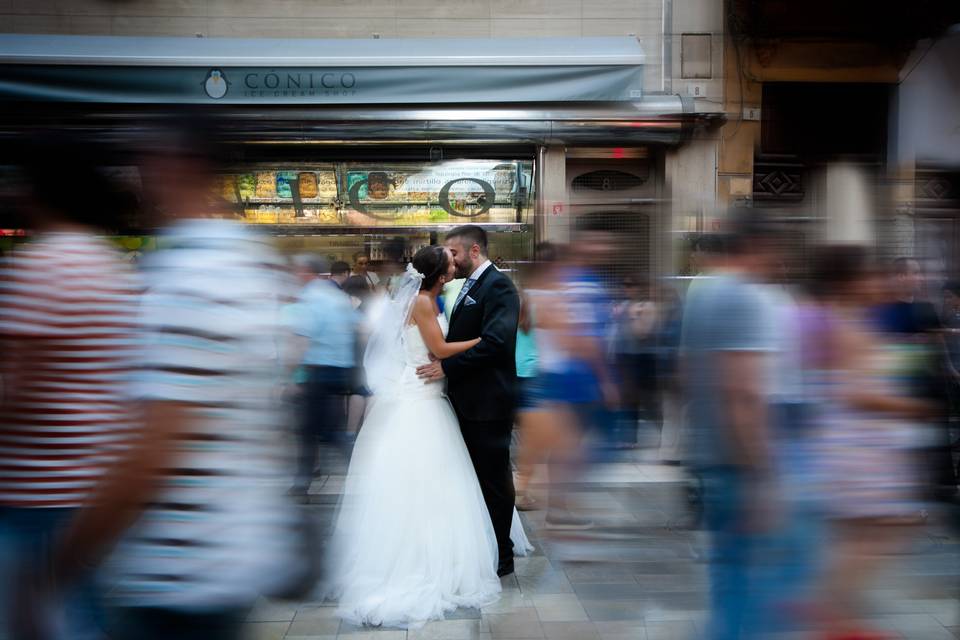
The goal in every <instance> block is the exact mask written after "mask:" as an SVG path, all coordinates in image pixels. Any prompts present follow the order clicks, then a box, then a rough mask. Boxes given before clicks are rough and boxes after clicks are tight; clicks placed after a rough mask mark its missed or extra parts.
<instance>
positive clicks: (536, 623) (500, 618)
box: [484, 608, 544, 640]
mask: <svg viewBox="0 0 960 640" xmlns="http://www.w3.org/2000/svg"><path fill="white" fill-rule="evenodd" d="M484 618H485V619H486V620H487V623H488V624H489V625H490V635H491V636H493V639H494V640H506V639H508V638H509V639H514V638H517V639H519V638H543V637H544V635H543V628H542V627H541V626H540V619H539V618H538V617H537V612H536V610H535V609H532V608H530V609H522V610H518V611H514V612H513V613H494V614H490V615H487V614H484Z"/></svg>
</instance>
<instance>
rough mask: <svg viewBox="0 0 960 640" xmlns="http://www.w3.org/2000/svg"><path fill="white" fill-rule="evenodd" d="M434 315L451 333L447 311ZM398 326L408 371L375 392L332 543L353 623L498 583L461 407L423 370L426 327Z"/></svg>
mask: <svg viewBox="0 0 960 640" xmlns="http://www.w3.org/2000/svg"><path fill="white" fill-rule="evenodd" d="M437 322H439V323H440V326H441V329H442V331H443V333H444V335H446V332H447V329H448V325H447V320H446V318H445V317H444V316H443V315H441V316H439V317H438V319H437ZM400 331H401V332H402V344H403V355H402V358H403V359H404V361H405V362H404V363H403V367H402V373H400V375H399V377H398V378H397V379H395V380H394V381H393V382H391V384H389V385H386V388H384V387H381V388H379V389H378V390H377V391H376V392H375V393H374V396H373V401H372V406H371V407H370V409H369V411H368V414H367V417H366V420H365V421H364V423H363V426H362V428H361V429H360V432H359V434H358V436H357V440H356V444H355V445H354V450H353V457H352V458H351V461H350V468H349V471H348V473H347V478H346V484H345V487H344V495H343V502H342V503H341V508H340V512H339V514H338V516H337V522H336V525H335V529H334V535H333V541H332V545H331V562H332V581H333V584H332V586H333V592H334V594H335V595H339V598H340V603H339V608H338V610H337V614H338V615H339V616H340V617H341V618H343V619H344V620H346V621H348V622H351V623H353V624H356V625H362V624H368V625H384V626H394V627H416V626H419V625H421V624H423V623H424V622H426V621H429V620H437V619H442V618H443V616H444V614H445V613H447V612H450V611H452V610H454V609H456V608H457V607H476V608H479V607H484V606H487V605H490V604H492V603H493V602H495V601H496V600H497V599H498V598H499V593H500V580H499V578H498V577H497V573H496V568H497V541H496V537H495V535H494V531H493V525H492V524H491V521H490V516H489V514H488V512H487V508H486V506H485V504H484V500H483V494H482V493H481V491H480V485H479V483H478V481H477V477H476V473H475V472H474V469H473V464H472V463H471V461H470V455H469V454H468V453H467V448H466V446H465V445H464V442H463V437H462V436H461V435H460V427H459V424H458V422H457V418H456V415H455V414H454V411H453V408H452V407H451V405H450V402H449V401H448V400H447V398H446V396H445V395H444V385H443V382H442V381H440V382H424V381H423V380H421V379H420V378H418V377H417V373H416V369H417V367H418V366H420V365H422V364H427V363H429V361H430V354H429V351H428V350H427V347H426V345H425V344H424V341H423V338H422V337H421V335H420V331H419V329H418V328H417V326H416V325H409V326H404V327H403V328H402V329H401V330H400ZM515 525H519V520H517V519H516V518H515ZM514 529H515V532H516V533H517V535H515V536H514V539H515V541H516V542H515V544H517V545H518V549H517V550H518V552H525V551H526V550H528V549H529V543H528V542H527V541H526V538H525V536H523V531H522V527H517V526H515V527H514Z"/></svg>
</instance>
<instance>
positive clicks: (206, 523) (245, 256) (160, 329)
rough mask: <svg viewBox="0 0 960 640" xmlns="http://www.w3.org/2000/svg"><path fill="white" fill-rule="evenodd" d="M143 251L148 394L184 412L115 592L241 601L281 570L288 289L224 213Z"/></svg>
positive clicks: (203, 602)
mask: <svg viewBox="0 0 960 640" xmlns="http://www.w3.org/2000/svg"><path fill="white" fill-rule="evenodd" d="M159 246H160V247H162V248H161V249H160V250H158V251H157V252H156V253H154V254H152V255H150V256H148V258H147V260H145V261H144V262H143V263H142V264H143V271H144V279H145V283H146V285H147V290H146V293H145V295H144V299H143V302H142V315H141V328H142V331H143V334H144V335H143V342H144V345H143V365H142V369H141V371H140V373H139V374H138V377H137V381H136V383H135V390H136V394H137V396H138V397H139V398H141V399H144V400H146V401H176V402H181V403H185V404H187V405H188V406H189V407H190V411H191V412H192V414H193V415H192V419H191V420H189V421H188V425H187V430H186V431H185V432H183V433H182V434H180V436H179V438H178V440H177V442H176V443H175V447H176V452H175V459H174V462H173V464H172V468H171V469H170V471H169V475H167V477H166V478H165V480H164V481H163V484H162V486H161V487H160V490H159V492H158V495H156V496H155V498H154V500H153V502H152V503H151V504H150V505H148V506H147V508H146V509H145V511H144V512H143V514H142V516H141V518H140V520H139V522H138V523H137V524H136V525H135V526H134V527H133V528H132V529H131V530H130V531H129V532H128V533H127V535H126V536H125V539H124V540H123V541H121V544H120V545H119V546H118V549H117V550H116V552H115V553H114V556H113V558H112V562H111V569H112V572H113V574H114V577H115V578H116V581H117V582H116V587H115V589H114V590H113V593H114V594H115V595H116V596H118V597H119V598H120V600H121V603H122V604H126V605H135V606H152V607H173V608H215V607H224V606H238V605H245V604H248V603H249V602H251V601H252V599H253V598H254V597H256V594H257V592H258V591H259V590H260V587H262V586H263V580H264V579H265V578H270V577H271V575H272V574H274V573H276V567H277V558H278V554H279V553H281V552H282V551H283V544H284V543H285V541H284V539H283V538H282V537H281V536H280V535H279V533H278V532H279V531H281V529H282V527H281V523H282V521H283V517H284V515H285V514H284V512H282V511H281V500H282V496H283V492H284V490H285V489H286V488H287V487H288V486H289V480H288V479H287V483H286V484H284V483H283V480H284V476H283V473H284V472H288V473H289V470H290V469H292V465H289V466H287V467H285V465H288V464H289V463H288V462H287V460H286V459H285V458H283V456H282V454H283V450H282V448H281V445H282V443H283V442H284V439H283V438H282V435H283V434H282V432H281V427H282V416H283V414H282V413H281V412H280V411H279V409H280V407H279V406H278V404H277V402H276V399H277V394H276V391H277V385H278V384H279V383H281V382H283V377H284V370H283V368H282V362H281V355H282V353H281V352H282V349H283V346H284V340H283V338H284V335H283V333H282V330H281V327H282V326H283V313H282V312H283V307H284V306H285V305H286V304H288V303H289V302H291V301H292V300H293V296H292V295H290V294H291V293H292V292H293V290H292V288H290V287H289V286H288V284H289V280H288V279H287V277H286V275H285V271H284V264H283V262H282V261H281V259H280V257H279V256H278V255H277V254H276V253H275V252H274V251H273V249H272V248H271V246H270V244H269V241H268V239H265V238H264V239H261V238H260V237H259V236H256V235H254V233H253V232H252V231H251V230H249V229H246V228H244V227H243V226H242V225H240V224H239V223H234V222H229V221H225V220H190V221H182V222H179V223H177V224H176V225H175V226H174V227H173V228H171V229H170V230H169V231H168V232H167V233H166V234H164V235H163V236H162V237H161V238H160V239H159Z"/></svg>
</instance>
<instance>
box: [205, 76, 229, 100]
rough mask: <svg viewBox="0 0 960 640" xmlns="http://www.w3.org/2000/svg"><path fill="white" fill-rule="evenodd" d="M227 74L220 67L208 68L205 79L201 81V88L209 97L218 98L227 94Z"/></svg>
mask: <svg viewBox="0 0 960 640" xmlns="http://www.w3.org/2000/svg"><path fill="white" fill-rule="evenodd" d="M227 88H228V83H227V76H225V75H223V71H221V70H220V69H210V72H209V73H208V74H207V79H206V80H205V81H204V83H203V90H204V91H206V92H207V95H208V96H210V97H211V98H214V99H218V98H222V97H223V96H225V95H227Z"/></svg>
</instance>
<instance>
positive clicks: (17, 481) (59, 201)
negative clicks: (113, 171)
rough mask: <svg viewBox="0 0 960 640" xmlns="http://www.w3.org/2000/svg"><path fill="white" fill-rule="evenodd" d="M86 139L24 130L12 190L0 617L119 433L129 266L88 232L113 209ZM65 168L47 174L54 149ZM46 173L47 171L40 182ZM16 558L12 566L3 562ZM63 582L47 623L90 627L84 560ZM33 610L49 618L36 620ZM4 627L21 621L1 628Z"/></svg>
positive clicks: (0, 281) (0, 404) (110, 221)
mask: <svg viewBox="0 0 960 640" xmlns="http://www.w3.org/2000/svg"><path fill="white" fill-rule="evenodd" d="M98 155H99V154H98V149H97V148H96V147H94V146H93V145H90V144H87V143H84V142H83V141H81V140H76V139H72V138H70V137H69V136H62V135H57V136H54V135H53V134H51V135H50V136H49V137H48V136H44V137H42V138H40V139H33V140H30V141H29V144H28V145H26V146H25V147H24V148H23V150H22V153H21V154H20V155H19V159H20V161H21V162H22V165H21V169H22V176H23V179H24V182H23V184H22V191H23V193H22V198H21V201H20V202H19V205H20V207H19V208H20V209H21V211H22V214H23V216H24V219H25V222H26V223H27V224H28V225H29V228H30V229H31V232H32V237H31V239H30V241H29V242H28V243H26V244H22V245H19V246H18V247H17V248H16V249H15V250H14V251H13V253H12V255H11V256H9V257H8V259H7V260H5V261H4V263H3V270H2V273H0V351H2V353H3V355H4V357H3V359H2V361H0V383H2V387H0V389H2V391H0V553H2V557H0V563H2V564H3V565H4V567H5V568H4V569H3V570H2V571H0V575H2V576H3V580H2V585H0V598H2V603H3V606H2V609H0V610H2V614H3V622H4V623H7V622H10V621H11V615H10V614H12V613H14V612H15V610H14V609H10V607H9V605H10V602H11V599H12V598H13V596H14V595H19V594H20V592H21V590H22V589H24V588H26V586H27V585H26V584H25V583H24V582H23V580H22V577H23V572H31V571H32V572H40V571H43V568H44V567H45V566H46V565H47V564H48V563H49V562H50V553H51V551H52V549H51V547H52V546H53V544H54V543H55V541H56V540H57V539H58V538H59V537H60V536H62V535H63V534H64V530H65V528H66V527H67V526H68V525H69V523H70V521H71V519H72V518H73V517H74V516H75V515H76V513H77V512H78V510H79V508H80V507H81V505H82V504H83V503H84V502H85V501H86V500H87V499H88V498H89V497H90V495H91V493H92V492H93V491H94V488H95V486H96V484H97V483H98V482H100V481H101V479H102V478H103V476H104V475H106V474H107V472H108V469H109V468H110V466H111V465H112V464H114V463H115V462H116V458H117V455H118V454H119V453H120V452H121V451H122V449H123V447H125V446H127V445H129V444H130V441H131V436H132V433H133V431H134V427H135V423H136V418H137V416H136V412H135V411H134V407H133V403H132V399H131V397H130V394H129V384H130V378H131V376H132V374H133V372H134V368H135V366H136V359H135V354H136V352H135V347H136V341H135V337H136V331H135V324H136V312H137V301H138V296H139V291H138V285H137V281H136V278H135V276H134V274H133V272H132V270H131V269H130V267H129V265H128V264H127V263H126V262H124V260H123V258H122V256H121V254H120V253H119V252H118V251H117V250H116V249H115V247H114V246H113V245H112V244H111V243H110V242H108V241H107V240H106V239H104V238H103V237H102V235H101V234H103V233H104V232H105V231H106V230H107V229H113V228H115V227H116V225H117V222H118V220H119V216H120V214H121V213H123V212H122V211H120V210H119V207H118V203H117V201H116V199H115V196H116V187H115V186H114V185H113V184H112V183H111V182H110V181H109V180H108V179H107V178H106V177H105V174H104V173H103V167H102V166H101V165H102V163H103V162H105V161H106V159H101V158H98ZM64 162H66V163H68V164H70V166H71V167H72V169H71V171H69V172H67V173H66V174H63V175H60V172H59V168H60V167H61V166H62V164H61V163H64ZM54 181H55V182H56V184H54ZM15 562H19V563H20V564H21V565H22V566H21V567H20V577H21V580H17V581H15V577H16V576H17V575H18V571H16V570H14V567H13V566H11V565H12V564H13V563H15ZM74 578H75V580H74V581H73V583H72V584H71V585H70V586H69V587H65V588H64V589H63V595H64V597H65V599H64V607H63V609H62V611H58V610H56V609H51V610H50V611H48V612H46V613H48V614H50V616H51V617H56V618H61V619H60V625H59V626H60V629H59V630H58V634H59V635H61V636H62V637H64V638H75V639H78V640H83V639H85V638H101V637H102V635H103V623H104V619H103V616H102V610H101V605H102V603H101V602H100V600H101V596H102V593H101V591H100V589H99V588H98V587H97V585H96V581H95V575H94V571H93V569H92V568H84V569H82V570H78V571H77V572H76V574H75V576H74ZM45 622H51V623H52V622H53V621H52V620H49V619H47V620H45ZM8 631H9V632H10V633H11V635H12V636H13V637H18V634H19V633H22V631H23V629H19V630H16V631H14V630H12V629H8Z"/></svg>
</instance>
